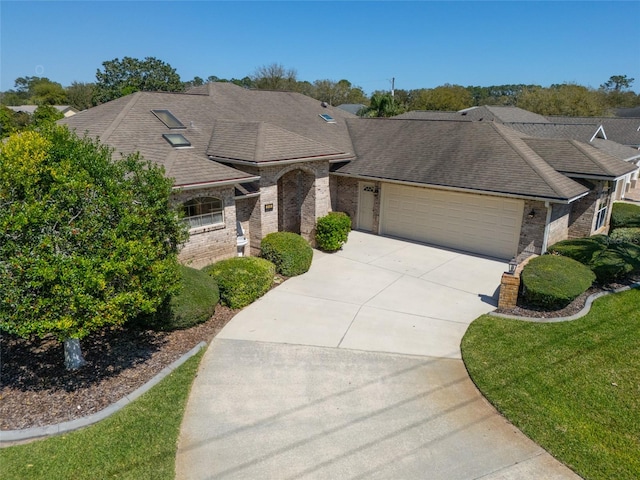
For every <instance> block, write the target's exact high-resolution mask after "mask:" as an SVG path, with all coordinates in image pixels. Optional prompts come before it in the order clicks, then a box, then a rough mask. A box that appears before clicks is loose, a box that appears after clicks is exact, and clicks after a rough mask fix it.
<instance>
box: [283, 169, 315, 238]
mask: <svg viewBox="0 0 640 480" xmlns="http://www.w3.org/2000/svg"><path fill="white" fill-rule="evenodd" d="M315 214H316V192H315V175H314V174H312V173H310V172H307V171H304V170H302V169H299V168H297V169H295V170H291V171H289V172H287V173H285V174H284V175H282V176H281V177H280V178H279V179H278V231H280V232H293V233H298V234H300V235H302V236H303V237H306V238H308V237H309V236H310V235H311V233H312V232H313V229H314V228H315V218H316V215H315Z"/></svg>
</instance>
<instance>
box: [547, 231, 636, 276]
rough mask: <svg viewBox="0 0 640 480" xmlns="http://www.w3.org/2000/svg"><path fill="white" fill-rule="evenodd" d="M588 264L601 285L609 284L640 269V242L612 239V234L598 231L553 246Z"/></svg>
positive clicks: (557, 250)
mask: <svg viewBox="0 0 640 480" xmlns="http://www.w3.org/2000/svg"><path fill="white" fill-rule="evenodd" d="M549 252H550V253H557V254H559V255H563V256H565V257H569V258H572V259H574V260H577V261H579V262H580V263H582V264H584V265H586V266H588V267H589V268H591V270H593V273H595V274H596V279H597V281H598V283H600V284H601V285H606V284H609V283H611V282H615V281H617V280H620V279H622V278H624V277H626V276H627V275H629V274H632V273H638V272H640V245H634V244H632V243H627V242H617V241H612V240H611V239H610V237H607V236H604V235H596V236H593V237H588V238H580V239H576V240H564V241H562V242H558V243H556V244H555V245H553V246H551V247H550V248H549Z"/></svg>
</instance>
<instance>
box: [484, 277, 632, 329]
mask: <svg viewBox="0 0 640 480" xmlns="http://www.w3.org/2000/svg"><path fill="white" fill-rule="evenodd" d="M632 288H640V282H636V283H633V284H631V285H627V286H624V287H620V288H616V289H615V290H610V291H607V292H598V293H594V294H593V295H589V297H588V298H587V300H586V301H585V303H584V307H582V310H580V311H579V312H578V313H574V314H573V315H569V316H568V317H553V318H537V317H523V316H519V315H509V314H506V313H498V312H489V315H491V316H493V317H501V318H508V319H511V320H522V321H523V322H533V323H558V322H570V321H572V320H577V319H579V318H581V317H584V316H585V315H586V314H587V313H589V311H590V310H591V304H592V303H593V302H594V301H596V300H597V299H598V298H601V297H604V296H606V295H611V294H612V293H620V292H624V291H626V290H631V289H632Z"/></svg>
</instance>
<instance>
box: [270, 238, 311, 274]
mask: <svg viewBox="0 0 640 480" xmlns="http://www.w3.org/2000/svg"><path fill="white" fill-rule="evenodd" d="M260 248H261V249H262V257H263V258H266V259H267V260H269V261H270V262H272V263H273V264H274V265H275V266H276V271H277V272H278V273H280V274H282V275H284V276H286V277H294V276H296V275H300V274H302V273H305V272H306V271H307V270H309V267H310V266H311V260H312V259H313V249H312V248H311V245H309V243H308V242H307V241H306V240H305V239H304V238H302V237H301V236H300V235H298V234H297V233H291V232H274V233H270V234H269V235H267V236H266V237H264V238H263V239H262V243H261V245H260Z"/></svg>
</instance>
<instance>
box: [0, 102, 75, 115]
mask: <svg viewBox="0 0 640 480" xmlns="http://www.w3.org/2000/svg"><path fill="white" fill-rule="evenodd" d="M52 107H53V108H55V109H56V110H58V111H59V112H60V113H62V114H63V115H64V116H65V118H67V117H71V116H73V115H75V114H76V113H78V110H76V109H75V108H73V107H72V106H70V105H52ZM8 108H9V109H10V110H13V111H14V112H24V113H28V114H29V115H33V113H34V112H35V111H36V108H38V105H9V106H8Z"/></svg>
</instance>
